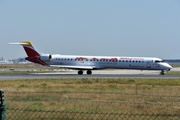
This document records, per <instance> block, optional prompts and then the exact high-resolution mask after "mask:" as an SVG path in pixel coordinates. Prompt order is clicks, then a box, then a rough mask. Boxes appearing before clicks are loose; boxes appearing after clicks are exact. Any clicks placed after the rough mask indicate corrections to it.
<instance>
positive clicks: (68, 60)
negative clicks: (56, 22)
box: [10, 41, 172, 75]
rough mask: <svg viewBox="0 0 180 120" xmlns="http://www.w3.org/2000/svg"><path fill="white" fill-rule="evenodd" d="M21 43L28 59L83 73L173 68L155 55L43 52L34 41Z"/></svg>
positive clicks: (166, 69)
mask: <svg viewBox="0 0 180 120" xmlns="http://www.w3.org/2000/svg"><path fill="white" fill-rule="evenodd" d="M10 44H19V45H22V46H23V47H24V50H25V51H26V54H27V56H28V57H26V60H28V61H30V62H33V63H38V64H41V65H44V66H50V67H58V68H69V69H76V70H78V74H79V75H82V74H83V71H85V70H86V71H87V74H88V75H90V74H92V70H100V69H107V68H111V69H135V70H160V71H161V72H160V74H161V75H164V73H165V71H170V69H172V67H171V65H169V64H168V63H166V62H164V61H163V60H162V59H159V58H154V57H121V56H82V55H60V54H42V53H39V52H38V51H36V50H35V48H34V47H33V45H32V43H31V42H29V41H23V42H20V43H10Z"/></svg>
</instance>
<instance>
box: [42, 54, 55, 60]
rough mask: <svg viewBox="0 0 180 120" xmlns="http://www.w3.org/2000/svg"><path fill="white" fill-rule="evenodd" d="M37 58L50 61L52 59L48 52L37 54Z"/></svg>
mask: <svg viewBox="0 0 180 120" xmlns="http://www.w3.org/2000/svg"><path fill="white" fill-rule="evenodd" d="M39 59H40V60H43V61H50V60H51V59H52V55H50V54H42V55H40V56H39Z"/></svg>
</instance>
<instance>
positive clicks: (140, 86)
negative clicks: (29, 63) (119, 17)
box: [0, 78, 180, 114]
mask: <svg viewBox="0 0 180 120" xmlns="http://www.w3.org/2000/svg"><path fill="white" fill-rule="evenodd" d="M0 88H2V89H3V90H5V97H6V99H7V100H6V104H7V107H8V108H20V109H27V110H58V111H72V112H77V111H78V112H107V113H122V112H123V113H140V114H142V113H143V114H147V113H151V114H159V113H168V114H170V113H173V114H179V110H180V109H179V104H180V101H179V96H180V93H179V90H180V79H143V78H114V79H112V78H56V79H34V80H28V79H22V80H4V81H0Z"/></svg>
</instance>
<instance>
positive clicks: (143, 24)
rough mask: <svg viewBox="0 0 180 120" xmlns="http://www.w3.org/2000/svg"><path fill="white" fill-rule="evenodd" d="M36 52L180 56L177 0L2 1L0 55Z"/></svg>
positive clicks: (15, 55)
mask: <svg viewBox="0 0 180 120" xmlns="http://www.w3.org/2000/svg"><path fill="white" fill-rule="evenodd" d="M24 40H29V41H31V42H32V43H33V45H34V47H35V49H36V50H37V51H38V52H40V53H47V54H62V55H93V56H94V55H98V56H131V57H136V56H137V57H158V58H162V59H180V1H179V0H0V57H4V58H8V59H15V58H20V57H21V58H22V57H26V53H25V52H24V50H23V48H22V47H21V46H18V45H9V44H8V43H9V42H21V41H24Z"/></svg>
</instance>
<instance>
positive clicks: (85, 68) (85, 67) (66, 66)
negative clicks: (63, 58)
mask: <svg viewBox="0 0 180 120" xmlns="http://www.w3.org/2000/svg"><path fill="white" fill-rule="evenodd" d="M50 66H51V67H58V68H69V69H81V70H92V69H95V66H68V65H50Z"/></svg>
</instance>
